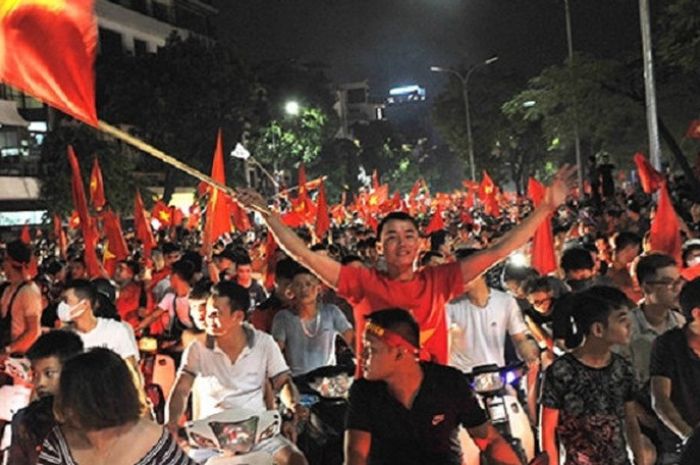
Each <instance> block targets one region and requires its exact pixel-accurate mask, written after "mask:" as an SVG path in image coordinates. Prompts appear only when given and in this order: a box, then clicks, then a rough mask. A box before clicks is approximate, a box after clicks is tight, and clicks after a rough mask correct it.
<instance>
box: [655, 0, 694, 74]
mask: <svg viewBox="0 0 700 465" xmlns="http://www.w3.org/2000/svg"><path fill="white" fill-rule="evenodd" d="M661 5H662V6H661V7H660V9H661V11H660V14H659V20H658V21H657V30H658V32H659V40H658V54H659V57H660V58H661V59H662V60H663V61H664V62H665V63H667V64H669V65H672V66H678V67H680V68H682V69H683V70H684V71H685V72H687V73H690V74H694V75H696V76H697V74H698V73H699V70H700V3H698V2H696V1H694V0H669V1H666V2H663V3H662V4H661Z"/></svg>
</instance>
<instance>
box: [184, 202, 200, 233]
mask: <svg viewBox="0 0 700 465" xmlns="http://www.w3.org/2000/svg"><path fill="white" fill-rule="evenodd" d="M201 217H202V209H201V208H199V205H198V204H197V202H196V201H195V202H194V203H193V204H192V205H190V216H188V217H187V224H186V225H185V227H186V228H187V229H189V230H190V231H194V230H195V229H197V228H199V220H200V219H201Z"/></svg>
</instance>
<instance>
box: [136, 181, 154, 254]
mask: <svg viewBox="0 0 700 465" xmlns="http://www.w3.org/2000/svg"><path fill="white" fill-rule="evenodd" d="M134 229H135V230H136V238H137V239H138V240H140V241H141V244H143V254H144V256H145V258H149V257H150V256H151V251H152V250H153V248H154V247H155V246H156V240H155V239H154V237H153V230H152V229H151V223H150V222H149V221H148V218H146V210H145V209H144V208H143V199H142V198H141V193H140V192H139V191H138V190H137V191H136V196H135V198H134Z"/></svg>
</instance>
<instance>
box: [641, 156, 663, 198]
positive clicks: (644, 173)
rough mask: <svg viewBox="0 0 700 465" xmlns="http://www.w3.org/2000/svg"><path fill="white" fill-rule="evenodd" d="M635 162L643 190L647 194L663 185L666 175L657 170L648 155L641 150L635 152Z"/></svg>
mask: <svg viewBox="0 0 700 465" xmlns="http://www.w3.org/2000/svg"><path fill="white" fill-rule="evenodd" d="M634 164H635V165H637V172H638V173H639V183H640V184H641V185H642V190H643V191H644V192H646V193H647V194H651V193H653V192H656V191H657V190H658V189H659V187H661V183H663V182H664V176H663V175H662V174H661V173H659V172H658V171H656V170H655V169H654V167H653V166H651V164H650V163H649V162H648V161H647V159H646V157H644V155H643V154H641V153H639V152H637V153H635V154H634Z"/></svg>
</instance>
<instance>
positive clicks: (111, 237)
mask: <svg viewBox="0 0 700 465" xmlns="http://www.w3.org/2000/svg"><path fill="white" fill-rule="evenodd" d="M102 223H103V226H104V231H105V237H106V239H107V242H106V243H105V247H104V251H103V254H102V265H103V266H104V268H105V271H106V272H107V274H108V275H109V276H114V271H115V270H116V268H117V262H119V261H120V260H126V259H127V258H128V257H129V249H128V248H127V246H126V241H125V240H124V233H123V232H122V226H121V223H120V221H119V216H117V214H116V213H114V212H113V211H112V210H110V209H107V210H106V211H105V212H104V213H103V214H102Z"/></svg>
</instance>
